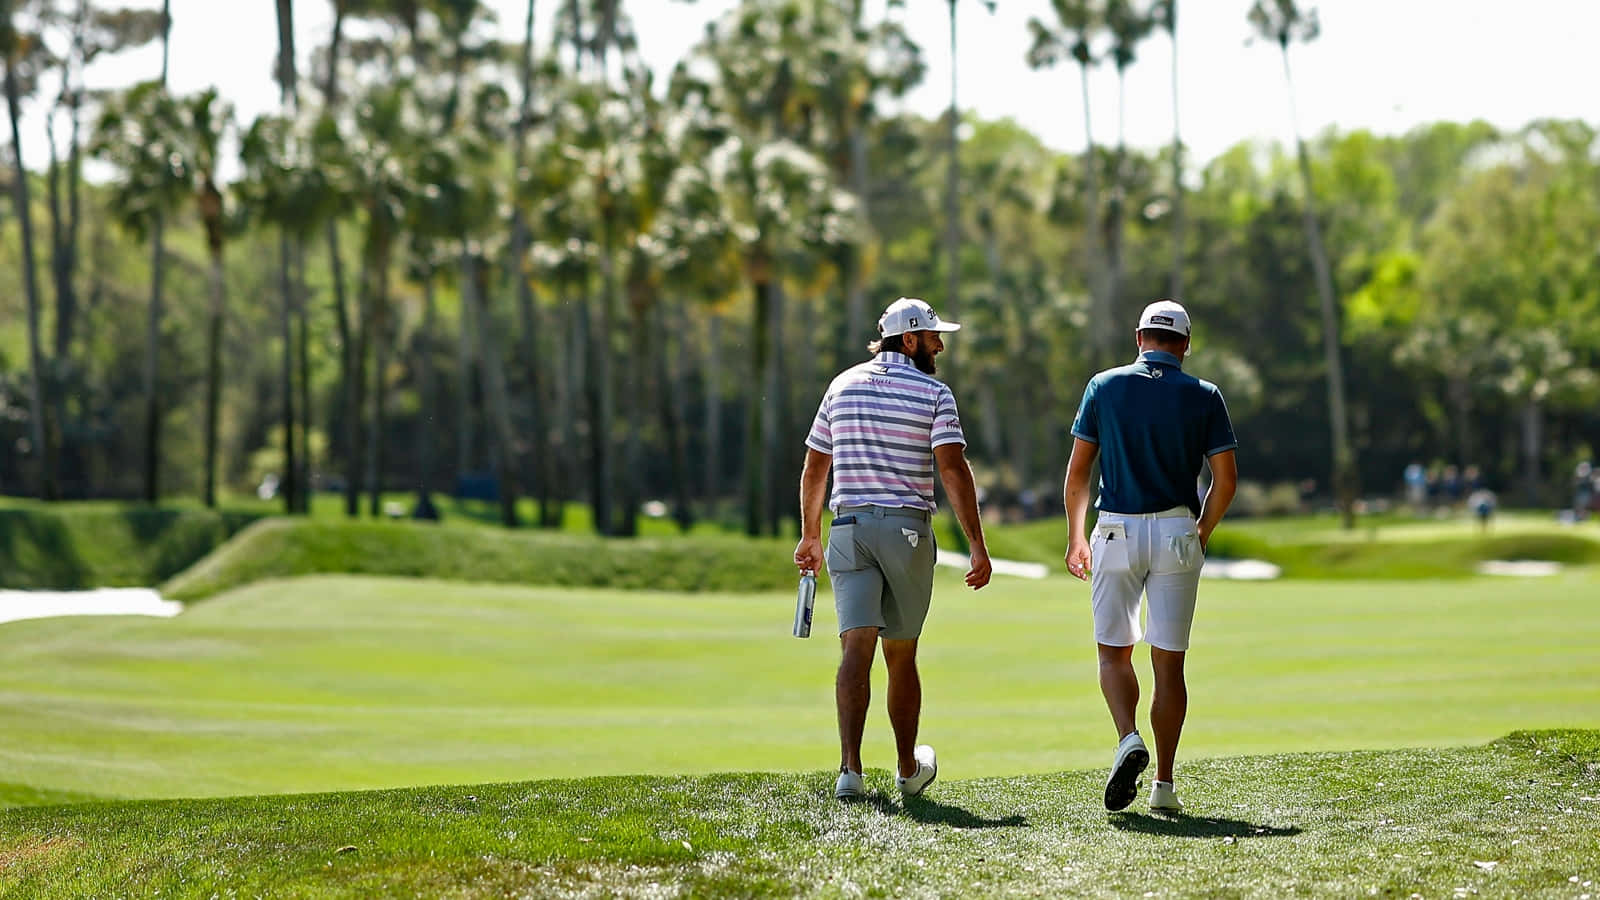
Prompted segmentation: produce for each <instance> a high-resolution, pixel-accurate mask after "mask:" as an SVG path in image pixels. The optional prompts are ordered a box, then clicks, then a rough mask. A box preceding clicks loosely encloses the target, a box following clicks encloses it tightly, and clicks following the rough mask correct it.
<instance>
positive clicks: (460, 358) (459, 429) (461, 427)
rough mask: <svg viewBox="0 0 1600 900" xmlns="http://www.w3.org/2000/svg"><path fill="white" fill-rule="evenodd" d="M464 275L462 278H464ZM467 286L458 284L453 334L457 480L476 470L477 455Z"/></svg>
mask: <svg viewBox="0 0 1600 900" xmlns="http://www.w3.org/2000/svg"><path fill="white" fill-rule="evenodd" d="M465 274H466V273H465V272H462V273H461V275H462V277H463V278H464V277H465ZM467 290H468V288H467V285H466V284H465V283H462V284H461V287H460V294H461V324H460V330H459V331H458V332H457V333H456V477H457V478H458V479H459V478H461V477H463V476H465V475H467V474H468V473H471V472H473V471H475V470H476V466H475V460H476V457H477V454H476V453H474V452H473V450H474V448H473V435H474V431H473V427H472V426H473V420H472V413H473V410H472V385H473V383H474V382H475V381H476V380H477V377H478V376H477V373H476V372H474V371H473V366H475V365H477V361H476V360H477V355H476V352H475V346H474V343H473V340H472V337H473V335H474V334H476V333H477V330H478V326H477V318H476V315H477V313H476V312H475V311H474V307H473V305H472V304H471V303H468V302H467Z"/></svg>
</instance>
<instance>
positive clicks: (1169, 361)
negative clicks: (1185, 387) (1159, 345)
mask: <svg viewBox="0 0 1600 900" xmlns="http://www.w3.org/2000/svg"><path fill="white" fill-rule="evenodd" d="M1139 361H1140V362H1147V363H1155V364H1156V365H1158V366H1172V367H1174V368H1178V369H1181V368H1183V360H1181V359H1179V358H1178V357H1177V356H1176V355H1174V354H1171V353H1168V352H1167V351H1165V350H1146V351H1144V352H1143V353H1140V354H1139Z"/></svg>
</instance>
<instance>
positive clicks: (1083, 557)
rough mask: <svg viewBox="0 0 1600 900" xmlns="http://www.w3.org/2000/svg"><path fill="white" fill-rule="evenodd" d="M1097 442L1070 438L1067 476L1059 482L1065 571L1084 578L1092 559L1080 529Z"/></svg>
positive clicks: (1086, 513) (1086, 515)
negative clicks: (1064, 516)
mask: <svg viewBox="0 0 1600 900" xmlns="http://www.w3.org/2000/svg"><path fill="white" fill-rule="evenodd" d="M1099 454H1100V445H1099V444H1096V443H1095V442H1093V441H1086V440H1084V439H1083V438H1081V437H1075V438H1073V439H1072V458H1071V459H1070V460H1068V461H1067V479H1066V481H1065V482H1064V483H1063V484H1062V486H1061V500H1062V503H1063V504H1064V505H1065V506H1066V509H1067V571H1068V572H1071V573H1072V575H1073V576H1074V577H1076V578H1080V579H1087V578H1088V577H1089V572H1090V569H1091V568H1092V567H1093V565H1094V560H1093V559H1092V558H1091V556H1090V551H1089V538H1088V535H1086V534H1085V533H1084V531H1085V530H1086V527H1087V526H1086V524H1085V523H1086V522H1087V521H1088V518H1089V472H1090V471H1091V470H1092V469H1093V468H1094V458H1095V457H1096V456H1098V455H1099Z"/></svg>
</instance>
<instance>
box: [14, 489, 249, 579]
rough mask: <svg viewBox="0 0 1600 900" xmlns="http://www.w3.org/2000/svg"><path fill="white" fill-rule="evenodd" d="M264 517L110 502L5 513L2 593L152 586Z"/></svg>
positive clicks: (24, 506) (17, 505)
mask: <svg viewBox="0 0 1600 900" xmlns="http://www.w3.org/2000/svg"><path fill="white" fill-rule="evenodd" d="M260 517H261V514H259V513H255V512H240V511H222V512H218V511H214V510H205V509H185V508H166V507H162V508H157V507H148V506H132V505H123V504H110V503H82V504H76V503H75V504H57V505H48V506H47V505H45V504H38V503H22V502H16V501H9V502H7V503H6V505H4V506H0V588H20V589H30V590H78V589H84V588H94V587H129V586H132V587H148V586H149V585H153V584H159V583H160V582H162V581H164V580H166V579H168V578H170V577H172V576H173V575H176V574H177V573H179V572H181V571H183V570H184V569H186V568H188V567H189V566H190V565H191V564H192V563H194V562H195V561H196V560H198V559H200V558H201V557H203V556H205V555H206V554H207V553H210V552H211V551H212V550H213V549H215V548H216V547H217V546H218V545H219V544H221V543H222V542H223V541H226V540H227V539H228V538H229V537H230V536H232V535H233V534H234V533H235V532H237V531H239V530H240V529H241V528H243V527H244V526H246V525H248V524H249V523H251V522H253V521H255V520H256V519H258V518H260Z"/></svg>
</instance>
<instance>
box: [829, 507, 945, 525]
mask: <svg viewBox="0 0 1600 900" xmlns="http://www.w3.org/2000/svg"><path fill="white" fill-rule="evenodd" d="M846 513H860V514H862V515H868V516H876V517H877V518H880V519H882V518H886V517H890V516H893V517H895V518H900V519H921V520H922V521H924V522H926V521H928V520H929V519H930V518H932V516H930V515H928V511H927V510H925V509H917V508H915V507H911V506H874V505H871V504H868V505H866V506H841V507H839V510H838V514H839V515H841V516H842V515H845V514H846Z"/></svg>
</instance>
